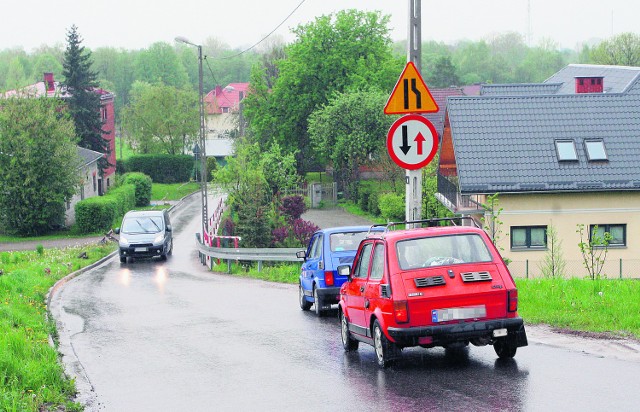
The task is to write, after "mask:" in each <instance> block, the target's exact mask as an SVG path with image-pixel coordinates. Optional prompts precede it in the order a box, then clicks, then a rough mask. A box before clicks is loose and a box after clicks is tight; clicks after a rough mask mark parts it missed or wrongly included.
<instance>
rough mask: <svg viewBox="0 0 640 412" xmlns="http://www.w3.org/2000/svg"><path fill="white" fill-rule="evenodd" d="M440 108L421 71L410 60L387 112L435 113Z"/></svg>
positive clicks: (387, 107) (394, 91)
mask: <svg viewBox="0 0 640 412" xmlns="http://www.w3.org/2000/svg"><path fill="white" fill-rule="evenodd" d="M438 110H440V108H439V107H438V104H437V103H436V101H435V100H433V96H431V92H430V91H429V89H428V88H427V85H426V83H425V82H424V80H422V76H420V72H418V69H416V66H415V65H414V64H413V62H408V63H407V65H406V66H405V68H404V70H403V71H402V74H401V75H400V79H398V82H397V83H396V87H394V88H393V92H392V93H391V96H390V97H389V100H388V101H387V105H386V106H385V107H384V113H385V114H407V113H435V112H437V111H438Z"/></svg>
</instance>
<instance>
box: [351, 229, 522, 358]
mask: <svg viewBox="0 0 640 412" xmlns="http://www.w3.org/2000/svg"><path fill="white" fill-rule="evenodd" d="M461 220H463V218H444V219H430V220H421V221H414V222H401V223H389V224H387V225H376V226H387V228H386V230H385V231H384V232H371V233H370V234H369V235H368V236H367V237H366V238H365V239H364V240H362V242H361V243H360V246H359V247H358V252H357V254H356V257H355V259H354V262H353V266H348V265H342V266H339V267H338V271H339V272H341V273H342V274H344V275H347V276H348V281H347V282H345V283H344V284H343V285H342V287H341V289H340V303H339V309H340V312H339V316H340V323H341V329H342V344H343V346H344V349H345V350H347V351H352V350H356V349H357V348H358V344H359V342H365V343H367V344H370V345H372V346H373V347H374V348H375V352H376V356H377V361H378V365H379V366H381V367H386V366H387V365H388V364H389V363H390V362H391V361H392V360H393V359H395V358H396V357H397V356H399V354H400V350H401V349H402V348H405V347H410V346H422V347H424V348H431V347H435V346H442V347H445V348H459V347H464V346H467V345H468V344H469V343H471V344H473V345H475V346H484V345H493V347H494V349H495V351H496V354H497V355H498V356H499V357H500V358H512V357H514V356H515V354H516V349H517V348H518V347H520V346H526V345H527V336H526V332H525V329H524V323H523V321H522V318H520V317H519V316H518V313H517V310H518V290H517V289H516V285H515V283H514V281H513V278H512V277H511V274H510V273H509V270H508V269H507V267H506V265H505V263H504V261H503V260H502V257H501V256H500V253H498V251H497V250H496V248H495V246H494V245H493V243H492V242H491V240H490V238H489V237H488V236H487V234H486V233H485V232H484V230H482V229H480V228H477V227H471V226H439V225H441V224H443V223H445V222H450V223H454V224H455V223H459V222H460V221H461ZM469 220H471V219H469ZM425 224H426V225H428V226H429V227H424V228H417V229H405V230H393V231H392V230H390V228H391V227H393V226H397V225H411V226H414V227H415V226H418V225H425Z"/></svg>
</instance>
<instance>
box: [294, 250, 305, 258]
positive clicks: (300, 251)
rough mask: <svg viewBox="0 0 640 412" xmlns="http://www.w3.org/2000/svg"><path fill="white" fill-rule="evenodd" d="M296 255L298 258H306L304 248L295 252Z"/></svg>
mask: <svg viewBox="0 0 640 412" xmlns="http://www.w3.org/2000/svg"><path fill="white" fill-rule="evenodd" d="M296 257H297V258H298V259H306V258H307V252H306V251H304V250H299V251H297V252H296Z"/></svg>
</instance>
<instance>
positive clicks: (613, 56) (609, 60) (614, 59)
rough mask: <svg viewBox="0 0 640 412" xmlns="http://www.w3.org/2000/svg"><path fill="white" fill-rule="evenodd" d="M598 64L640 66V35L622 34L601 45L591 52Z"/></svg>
mask: <svg viewBox="0 0 640 412" xmlns="http://www.w3.org/2000/svg"><path fill="white" fill-rule="evenodd" d="M591 58H592V59H593V61H594V62H595V63H596V64H611V65H616V66H640V35H638V34H635V33H621V34H618V35H617V36H614V37H612V38H611V39H609V40H605V41H603V42H602V43H600V44H599V45H598V46H597V47H596V48H594V49H593V50H592V51H591Z"/></svg>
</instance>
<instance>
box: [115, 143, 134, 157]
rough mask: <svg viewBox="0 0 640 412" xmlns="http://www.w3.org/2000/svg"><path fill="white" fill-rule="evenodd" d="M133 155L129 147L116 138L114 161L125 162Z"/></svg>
mask: <svg viewBox="0 0 640 412" xmlns="http://www.w3.org/2000/svg"><path fill="white" fill-rule="evenodd" d="M134 154H135V153H134V152H133V149H132V148H131V146H130V145H129V144H128V143H127V142H124V141H123V140H122V138H120V137H116V161H118V160H127V159H128V158H130V157H131V156H133V155H134Z"/></svg>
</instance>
